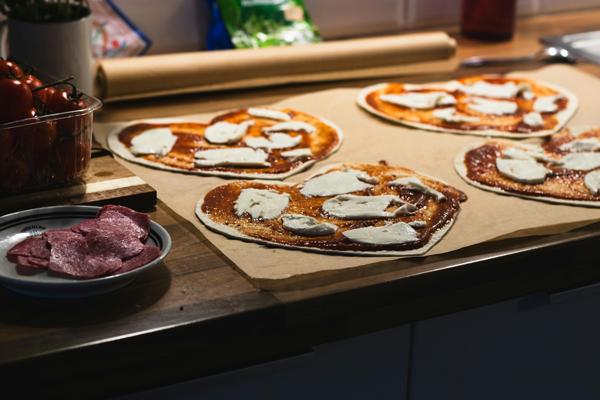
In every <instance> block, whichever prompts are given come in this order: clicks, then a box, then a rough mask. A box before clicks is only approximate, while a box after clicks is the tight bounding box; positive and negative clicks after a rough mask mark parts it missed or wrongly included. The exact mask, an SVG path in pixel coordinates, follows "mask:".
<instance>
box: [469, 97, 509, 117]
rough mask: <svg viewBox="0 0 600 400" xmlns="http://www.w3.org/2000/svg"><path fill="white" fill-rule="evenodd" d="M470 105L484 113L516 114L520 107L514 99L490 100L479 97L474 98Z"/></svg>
mask: <svg viewBox="0 0 600 400" xmlns="http://www.w3.org/2000/svg"><path fill="white" fill-rule="evenodd" d="M468 107H469V108H470V109H471V110H475V111H477V112H480V113H483V114H493V115H505V114H514V113H515V112H516V111H517V109H518V108H519V107H518V106H517V103H515V102H514V101H504V100H489V99H482V98H479V97H474V98H472V99H471V103H469V105H468Z"/></svg>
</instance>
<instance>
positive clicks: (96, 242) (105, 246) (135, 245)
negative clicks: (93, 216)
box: [85, 220, 144, 259]
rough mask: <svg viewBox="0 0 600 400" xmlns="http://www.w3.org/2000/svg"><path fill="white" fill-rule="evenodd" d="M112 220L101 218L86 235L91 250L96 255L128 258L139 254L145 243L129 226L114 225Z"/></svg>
mask: <svg viewBox="0 0 600 400" xmlns="http://www.w3.org/2000/svg"><path fill="white" fill-rule="evenodd" d="M111 222H112V221H109V220H99V221H98V224H97V225H98V226H97V228H96V229H94V230H93V231H91V232H90V233H88V234H87V235H86V237H85V240H86V242H87V245H88V248H89V252H90V254H91V255H94V256H100V255H102V256H106V257H116V258H119V259H127V258H131V257H133V256H136V255H138V254H139V253H140V252H141V251H142V250H143V249H144V244H143V243H142V242H140V239H139V238H138V237H137V236H136V234H137V233H139V232H138V231H132V230H131V229H129V228H130V227H129V226H125V227H123V226H120V225H112V224H111Z"/></svg>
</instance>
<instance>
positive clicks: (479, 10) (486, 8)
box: [460, 0, 517, 41]
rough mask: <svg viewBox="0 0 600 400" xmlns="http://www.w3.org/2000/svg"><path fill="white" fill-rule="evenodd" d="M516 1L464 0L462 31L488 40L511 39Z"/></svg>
mask: <svg viewBox="0 0 600 400" xmlns="http://www.w3.org/2000/svg"><path fill="white" fill-rule="evenodd" d="M516 3H517V2H516V0H462V17H461V22H460V28H461V33H462V34H463V35H465V36H467V37H470V38H474V39H479V40H487V41H503V40H509V39H511V38H512V36H513V33H514V31H515V13H516Z"/></svg>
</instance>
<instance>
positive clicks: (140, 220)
mask: <svg viewBox="0 0 600 400" xmlns="http://www.w3.org/2000/svg"><path fill="white" fill-rule="evenodd" d="M119 214H120V215H119ZM122 216H124V217H126V218H127V219H129V220H131V221H132V222H133V224H134V225H135V226H136V227H137V228H135V230H136V232H138V237H139V238H140V240H142V241H143V240H146V238H147V237H148V232H149V231H150V217H148V215H146V214H144V213H140V212H137V211H134V210H132V209H130V208H127V207H123V206H115V205H107V206H104V207H102V209H101V210H100V212H99V213H98V216H97V217H96V218H97V219H98V220H111V221H112V220H114V222H118V221H123V219H122Z"/></svg>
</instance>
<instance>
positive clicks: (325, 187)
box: [300, 169, 377, 197]
mask: <svg viewBox="0 0 600 400" xmlns="http://www.w3.org/2000/svg"><path fill="white" fill-rule="evenodd" d="M374 183H377V179H375V178H373V177H371V176H369V175H367V174H366V173H364V172H362V171H357V170H353V169H348V170H345V171H334V172H330V173H328V174H324V175H320V176H317V177H315V178H312V179H310V180H308V181H306V182H304V184H303V185H302V189H300V193H302V194H303V195H304V196H306V197H314V196H334V195H337V194H345V193H352V192H358V191H362V190H365V189H369V188H372V187H373V184H374Z"/></svg>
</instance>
